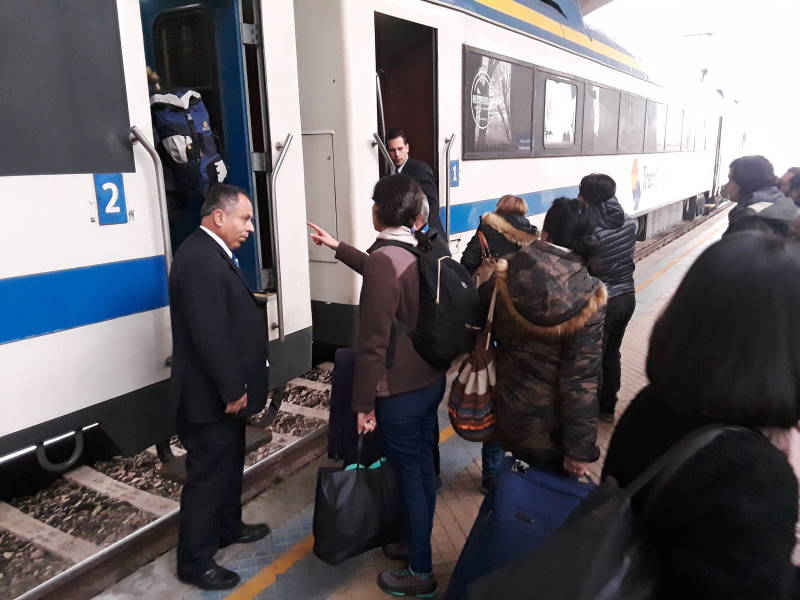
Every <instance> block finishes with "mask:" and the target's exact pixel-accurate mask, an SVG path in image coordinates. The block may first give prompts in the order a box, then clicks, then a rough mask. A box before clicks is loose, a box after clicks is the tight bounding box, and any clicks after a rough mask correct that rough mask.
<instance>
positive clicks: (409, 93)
mask: <svg viewBox="0 0 800 600" xmlns="http://www.w3.org/2000/svg"><path fill="white" fill-rule="evenodd" d="M375 64H376V67H377V71H378V73H377V77H378V79H379V81H380V88H381V96H382V100H383V112H384V115H383V117H384V122H385V126H386V128H387V129H392V128H394V129H402V130H403V131H405V133H406V135H407V136H408V141H409V145H410V155H411V156H413V157H414V158H416V159H418V160H421V161H424V162H426V163H428V164H429V165H430V166H431V168H432V169H433V172H434V174H438V165H439V148H438V144H437V140H438V134H437V127H438V122H437V113H436V104H437V99H436V95H437V76H436V29H433V28H432V27H427V26H425V25H420V24H418V23H414V22H411V21H406V20H404V19H398V18H396V17H391V16H389V15H384V14H381V13H375ZM379 118H380V115H379ZM381 125H382V124H379V127H378V129H379V130H380V128H381Z"/></svg>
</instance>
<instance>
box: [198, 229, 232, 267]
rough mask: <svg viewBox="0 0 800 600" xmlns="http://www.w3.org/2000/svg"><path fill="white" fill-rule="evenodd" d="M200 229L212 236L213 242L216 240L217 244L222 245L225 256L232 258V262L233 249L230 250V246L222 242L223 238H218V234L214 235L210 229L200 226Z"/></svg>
mask: <svg viewBox="0 0 800 600" xmlns="http://www.w3.org/2000/svg"><path fill="white" fill-rule="evenodd" d="M200 229H202V230H203V231H205V232H206V233H207V234H208V235H210V236H211V239H212V240H214V241H215V242H217V243H218V244H219V245H220V247H221V248H222V249H223V250H225V254H227V255H228V258H230V259H231V260H233V252H232V251H231V249H230V248H228V246H227V245H226V244H225V242H223V241H222V238H221V237H219V236H218V235H217V234H216V233H214V232H213V231H211V230H210V229H209V228H208V227H203V226H202V225H200Z"/></svg>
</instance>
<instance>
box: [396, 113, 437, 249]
mask: <svg viewBox="0 0 800 600" xmlns="http://www.w3.org/2000/svg"><path fill="white" fill-rule="evenodd" d="M386 149H387V150H388V152H389V156H390V157H391V159H392V162H393V163H394V167H395V169H396V172H397V173H400V174H402V175H407V176H408V177H411V178H412V179H414V180H415V181H416V182H417V183H418V184H419V187H421V188H422V191H423V192H424V193H425V196H426V197H427V198H428V208H429V209H430V215H429V216H428V225H430V226H431V227H432V228H434V229H435V230H436V231H438V232H439V234H440V235H442V236H443V235H444V234H445V231H444V226H443V225H442V220H441V218H440V216H439V182H438V181H437V180H436V175H434V173H433V169H431V167H430V165H428V164H426V163H424V162H422V161H421V160H417V159H415V158H411V157H410V156H409V155H408V153H409V150H410V146H409V144H408V138H407V137H406V134H405V132H404V131H403V130H402V129H390V130H389V131H388V132H387V133H386Z"/></svg>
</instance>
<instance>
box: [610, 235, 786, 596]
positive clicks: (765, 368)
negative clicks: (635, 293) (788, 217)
mask: <svg viewBox="0 0 800 600" xmlns="http://www.w3.org/2000/svg"><path fill="white" fill-rule="evenodd" d="M798 331H800V245H798V243H797V242H792V241H788V240H786V239H784V238H779V237H778V236H775V235H772V234H762V233H755V232H745V233H737V234H733V235H728V236H725V237H724V238H722V240H721V241H719V242H717V243H715V244H714V245H712V246H711V247H709V248H708V249H707V250H706V251H705V252H704V253H703V254H702V255H701V256H700V258H698V259H697V261H696V262H695V263H694V265H693V266H692V267H691V269H689V272H688V273H687V274H686V277H685V278H684V280H683V282H682V283H681V284H680V286H679V287H678V290H677V291H676V293H675V295H674V296H673V298H672V300H671V301H670V303H669V305H668V306H667V309H666V310H665V311H664V313H663V314H662V315H661V317H660V318H659V320H658V321H657V322H656V324H655V326H654V328H653V333H652V335H651V337H650V348H649V352H648V356H647V376H648V378H649V381H650V382H649V384H648V385H647V387H645V388H644V389H643V390H642V391H641V392H639V394H638V395H637V396H636V398H635V399H634V400H633V401H632V402H631V404H630V406H629V407H628V409H627V410H626V411H625V413H624V414H623V415H622V417H621V418H620V420H619V423H618V425H617V427H616V430H615V431H614V435H613V437H612V439H611V444H610V446H609V449H608V456H607V458H606V463H605V467H604V469H603V477H604V478H605V477H613V478H614V479H616V480H617V482H618V483H619V484H620V485H622V486H625V485H627V484H629V483H631V482H632V481H633V480H634V478H635V477H636V476H637V475H639V474H640V473H642V472H643V471H644V470H645V469H646V468H647V467H648V466H649V465H650V464H652V463H653V462H654V461H655V460H656V459H657V458H658V457H659V456H661V455H662V454H663V453H664V452H665V451H666V450H667V449H668V448H669V447H670V446H672V445H673V444H675V443H676V442H678V441H679V440H680V439H682V438H683V437H685V436H686V435H688V434H689V433H691V432H693V431H695V430H697V429H699V428H701V427H703V426H706V425H709V424H729V425H739V426H743V427H745V428H747V429H746V430H735V431H727V432H724V433H722V434H720V435H718V436H717V437H716V438H714V440H713V441H712V442H710V443H709V444H707V445H706V446H704V447H703V448H701V449H700V450H699V451H697V452H696V453H695V454H694V455H693V456H692V457H691V458H690V459H689V460H687V461H686V462H685V463H684V464H683V466H681V467H680V468H679V470H678V471H677V472H676V473H675V474H674V475H673V476H672V477H671V478H670V480H669V481H668V483H667V484H666V486H665V487H664V488H662V489H661V491H660V493H658V494H657V496H655V497H654V498H652V499H651V498H648V497H647V489H645V492H644V494H643V495H642V494H640V495H638V496H634V499H633V508H634V515H637V513H641V512H642V511H643V510H644V506H645V504H644V503H645V502H650V501H652V504H651V505H650V510H649V514H648V518H647V521H646V522H645V523H644V524H643V529H642V533H643V534H644V535H646V537H647V538H648V539H649V541H650V543H651V544H652V546H653V547H654V549H655V551H656V553H657V556H658V558H659V563H660V575H659V578H658V583H657V594H656V596H655V598H658V599H662V598H664V599H666V598H669V599H672V598H698V599H700V598H702V599H703V600H714V599H722V598H747V599H748V600H759V599H762V598H763V599H764V600H767V599H768V598H769V599H771V600H775V599H781V598H789V597H790V593H791V592H790V590H791V587H792V581H793V576H794V573H793V569H792V565H791V562H790V556H791V553H792V548H793V546H794V542H795V537H794V526H795V521H796V519H797V493H798V491H797V481H796V479H795V476H794V474H793V472H792V469H791V467H790V466H789V463H788V462H787V459H786V456H785V455H784V454H782V453H781V451H780V450H778V449H776V448H775V447H774V446H773V445H772V444H770V442H769V440H768V439H767V438H766V437H765V436H764V435H762V434H761V433H760V432H759V431H758V428H762V427H785V428H791V427H793V426H794V425H795V424H796V423H797V421H798V416H800V411H799V410H798V399H799V398H800V337H798V336H797V332H798ZM748 430H749V431H748Z"/></svg>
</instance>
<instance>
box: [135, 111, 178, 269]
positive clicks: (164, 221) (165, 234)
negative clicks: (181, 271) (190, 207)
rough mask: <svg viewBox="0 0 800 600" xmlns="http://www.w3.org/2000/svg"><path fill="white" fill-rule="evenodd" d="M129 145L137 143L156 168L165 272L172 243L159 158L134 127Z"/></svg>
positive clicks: (170, 255) (170, 262) (169, 260)
mask: <svg viewBox="0 0 800 600" xmlns="http://www.w3.org/2000/svg"><path fill="white" fill-rule="evenodd" d="M128 139H129V140H130V142H131V144H136V142H139V143H140V144H141V145H142V147H143V148H144V149H145V150H146V151H147V153H148V154H149V155H150V158H151V159H152V160H153V165H154V166H155V168H156V191H157V192H158V208H159V212H160V213H161V237H162V239H163V240H164V259H165V260H166V261H167V272H168V273H169V269H170V267H171V266H172V241H171V240H170V236H169V216H168V213H167V192H166V188H165V187H164V167H163V166H162V164H161V158H160V157H159V156H158V152H156V149H155V148H153V145H152V144H151V143H150V142H149V140H148V139H147V138H146V137H145V136H144V134H143V133H142V131H141V130H140V129H139V128H138V127H137V126H136V125H134V126H132V127H131V132H130V135H129V136H128Z"/></svg>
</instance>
